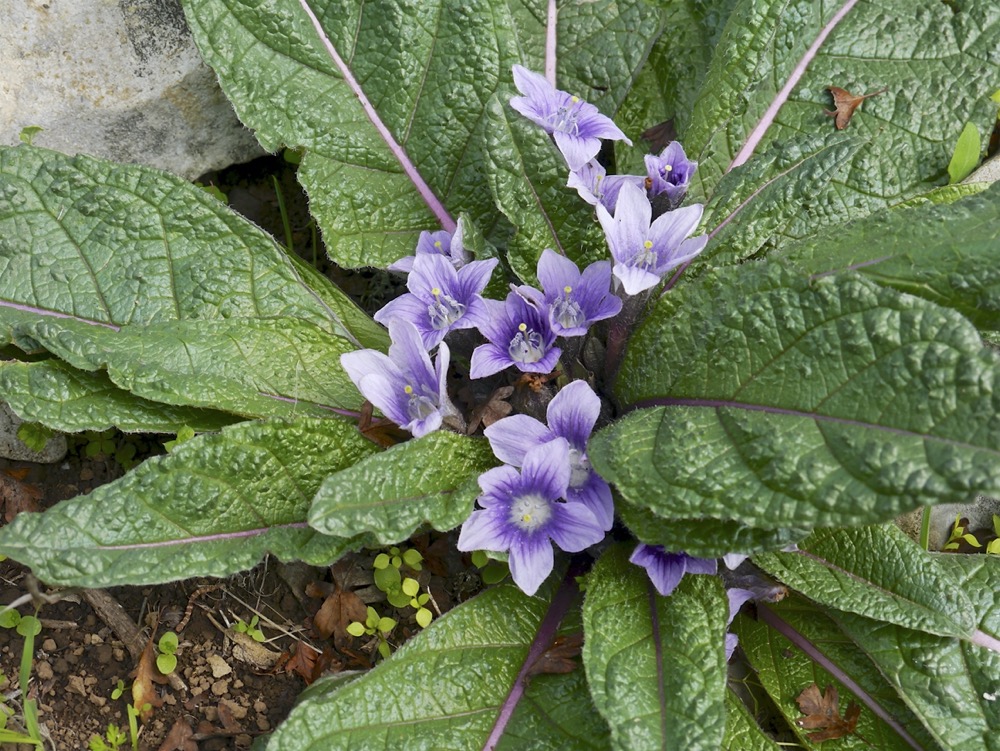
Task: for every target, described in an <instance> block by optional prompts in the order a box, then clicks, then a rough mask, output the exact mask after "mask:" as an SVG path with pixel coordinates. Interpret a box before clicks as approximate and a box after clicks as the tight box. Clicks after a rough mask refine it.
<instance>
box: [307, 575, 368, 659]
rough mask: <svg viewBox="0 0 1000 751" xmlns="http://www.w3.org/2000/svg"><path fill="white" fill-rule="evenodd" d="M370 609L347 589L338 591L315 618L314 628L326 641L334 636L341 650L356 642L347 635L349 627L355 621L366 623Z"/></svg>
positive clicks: (328, 599) (335, 642)
mask: <svg viewBox="0 0 1000 751" xmlns="http://www.w3.org/2000/svg"><path fill="white" fill-rule="evenodd" d="M367 617H368V608H367V607H366V606H365V604H364V602H362V601H361V598H360V597H358V596H357V595H356V594H354V593H353V592H351V591H349V590H346V589H338V590H337V591H336V592H334V593H333V594H331V595H330V596H329V597H327V598H326V600H325V601H324V602H323V606H322V607H321V608H320V609H319V611H318V612H317V613H316V615H314V616H313V627H314V628H315V629H316V633H318V634H319V635H320V636H322V637H323V638H324V639H329V638H330V636H333V643H334V645H335V646H336V647H337V649H340V648H341V647H343V646H346V645H347V644H350V643H352V642H353V641H354V637H353V636H351V635H350V634H349V633H347V627H348V626H349V625H351V623H353V622H354V621H361V622H362V623H364V622H365V618H367Z"/></svg>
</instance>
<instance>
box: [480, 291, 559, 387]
mask: <svg viewBox="0 0 1000 751" xmlns="http://www.w3.org/2000/svg"><path fill="white" fill-rule="evenodd" d="M485 303H486V306H487V310H488V314H489V315H488V316H487V318H486V320H485V321H482V322H480V323H479V330H480V331H481V332H482V333H483V336H485V337H486V338H487V339H489V344H481V345H479V346H478V347H476V349H475V350H474V351H473V353H472V363H471V367H470V369H469V375H470V376H471V377H473V378H485V377H486V376H491V375H493V374H494V373H499V372H500V371H501V370H503V369H505V368H509V367H510V366H512V365H513V366H514V367H516V368H517V369H518V370H521V371H523V372H525V373H550V372H552V370H553V369H554V368H555V366H556V363H557V362H559V355H561V354H562V350H561V349H559V348H558V347H553V346H552V345H553V343H555V340H556V335H555V332H553V331H552V326H551V325H550V324H549V314H548V310H547V309H546V308H545V307H544V306H543V307H539V306H538V305H535V304H533V303H532V302H529V301H528V300H525V299H524V298H523V297H522V296H521V295H519V294H518V293H516V292H511V293H510V294H508V295H507V300H506V302H500V301H499V300H486V301H485Z"/></svg>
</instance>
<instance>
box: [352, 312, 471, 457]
mask: <svg viewBox="0 0 1000 751" xmlns="http://www.w3.org/2000/svg"><path fill="white" fill-rule="evenodd" d="M389 337H390V339H391V340H392V344H391V345H390V346H389V354H388V356H386V355H384V354H382V353H381V352H377V351H375V350H373V349H362V350H359V351H357V352H348V353H346V354H343V355H341V356H340V364H341V365H342V366H343V368H344V370H345V371H347V375H348V376H349V377H350V379H351V380H352V381H354V385H355V386H357V387H358V391H360V392H361V393H362V394H363V395H364V397H365V399H367V400H368V401H370V402H371V403H372V404H374V405H375V406H376V407H378V408H379V410H381V412H382V414H384V415H385V416H386V417H388V418H389V419H390V420H392V421H393V422H395V423H396V424H398V425H399V426H400V427H401V428H403V429H404V430H408V431H410V432H411V433H413V435H414V436H416V437H417V438H419V437H420V436H422V435H426V434H427V433H430V432H431V431H433V430H437V429H438V428H439V427H441V420H442V418H443V417H444V416H446V415H457V414H458V411H457V410H456V409H455V407H454V405H452V403H451V400H450V399H448V390H447V387H446V385H445V378H446V375H447V372H448V358H449V354H450V353H449V352H448V345H447V344H444V343H442V344H441V346H440V348H439V349H438V353H437V362H436V367H432V366H431V358H430V355H428V354H427V350H425V349H424V345H423V342H422V341H421V338H420V334H419V333H418V332H417V329H416V327H415V326H414V325H413V324H412V323H410V322H409V321H401V320H398V319H393V320H391V321H389Z"/></svg>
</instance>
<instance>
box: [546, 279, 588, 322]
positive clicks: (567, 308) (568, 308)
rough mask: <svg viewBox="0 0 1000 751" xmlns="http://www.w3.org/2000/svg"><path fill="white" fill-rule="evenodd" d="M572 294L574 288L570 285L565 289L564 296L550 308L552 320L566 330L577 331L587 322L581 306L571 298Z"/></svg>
mask: <svg viewBox="0 0 1000 751" xmlns="http://www.w3.org/2000/svg"><path fill="white" fill-rule="evenodd" d="M572 292H573V288H572V287H570V286H569V285H567V286H565V287H563V294H561V295H560V296H559V297H558V298H557V299H556V300H555V301H553V303H552V307H551V308H550V310H551V313H550V315H551V317H552V320H553V321H555V322H556V323H558V324H559V325H560V326H562V327H563V328H564V329H575V328H577V327H578V326H580V324H582V323H583V322H584V321H585V320H586V316H584V315H583V310H581V309H580V304H579V303H578V302H577V301H576V300H574V299H573V298H572V297H571V294H572Z"/></svg>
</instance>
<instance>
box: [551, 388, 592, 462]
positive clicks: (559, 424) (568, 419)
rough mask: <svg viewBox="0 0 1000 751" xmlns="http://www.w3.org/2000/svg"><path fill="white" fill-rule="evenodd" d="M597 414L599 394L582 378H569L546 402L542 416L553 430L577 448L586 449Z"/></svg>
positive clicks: (578, 449) (579, 449)
mask: <svg viewBox="0 0 1000 751" xmlns="http://www.w3.org/2000/svg"><path fill="white" fill-rule="evenodd" d="M600 414H601V399H600V397H598V396H597V394H595V393H594V390H593V389H592V388H590V386H589V385H588V383H587V382H586V381H573V382H572V383H570V384H569V385H568V386H564V387H563V388H562V389H561V390H560V391H559V393H558V394H556V395H555V397H554V398H553V399H552V401H551V402H549V406H548V408H547V410H546V412H545V419H546V420H547V421H548V423H549V428H550V429H551V430H552V432H553V433H555V434H556V435H558V436H562V437H563V438H565V439H566V440H567V441H569V444H570V446H572V447H573V448H575V449H576V450H577V451H586V448H587V441H588V440H589V439H590V434H591V433H592V432H593V430H594V425H596V424H597V418H598V417H599V416H600Z"/></svg>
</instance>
